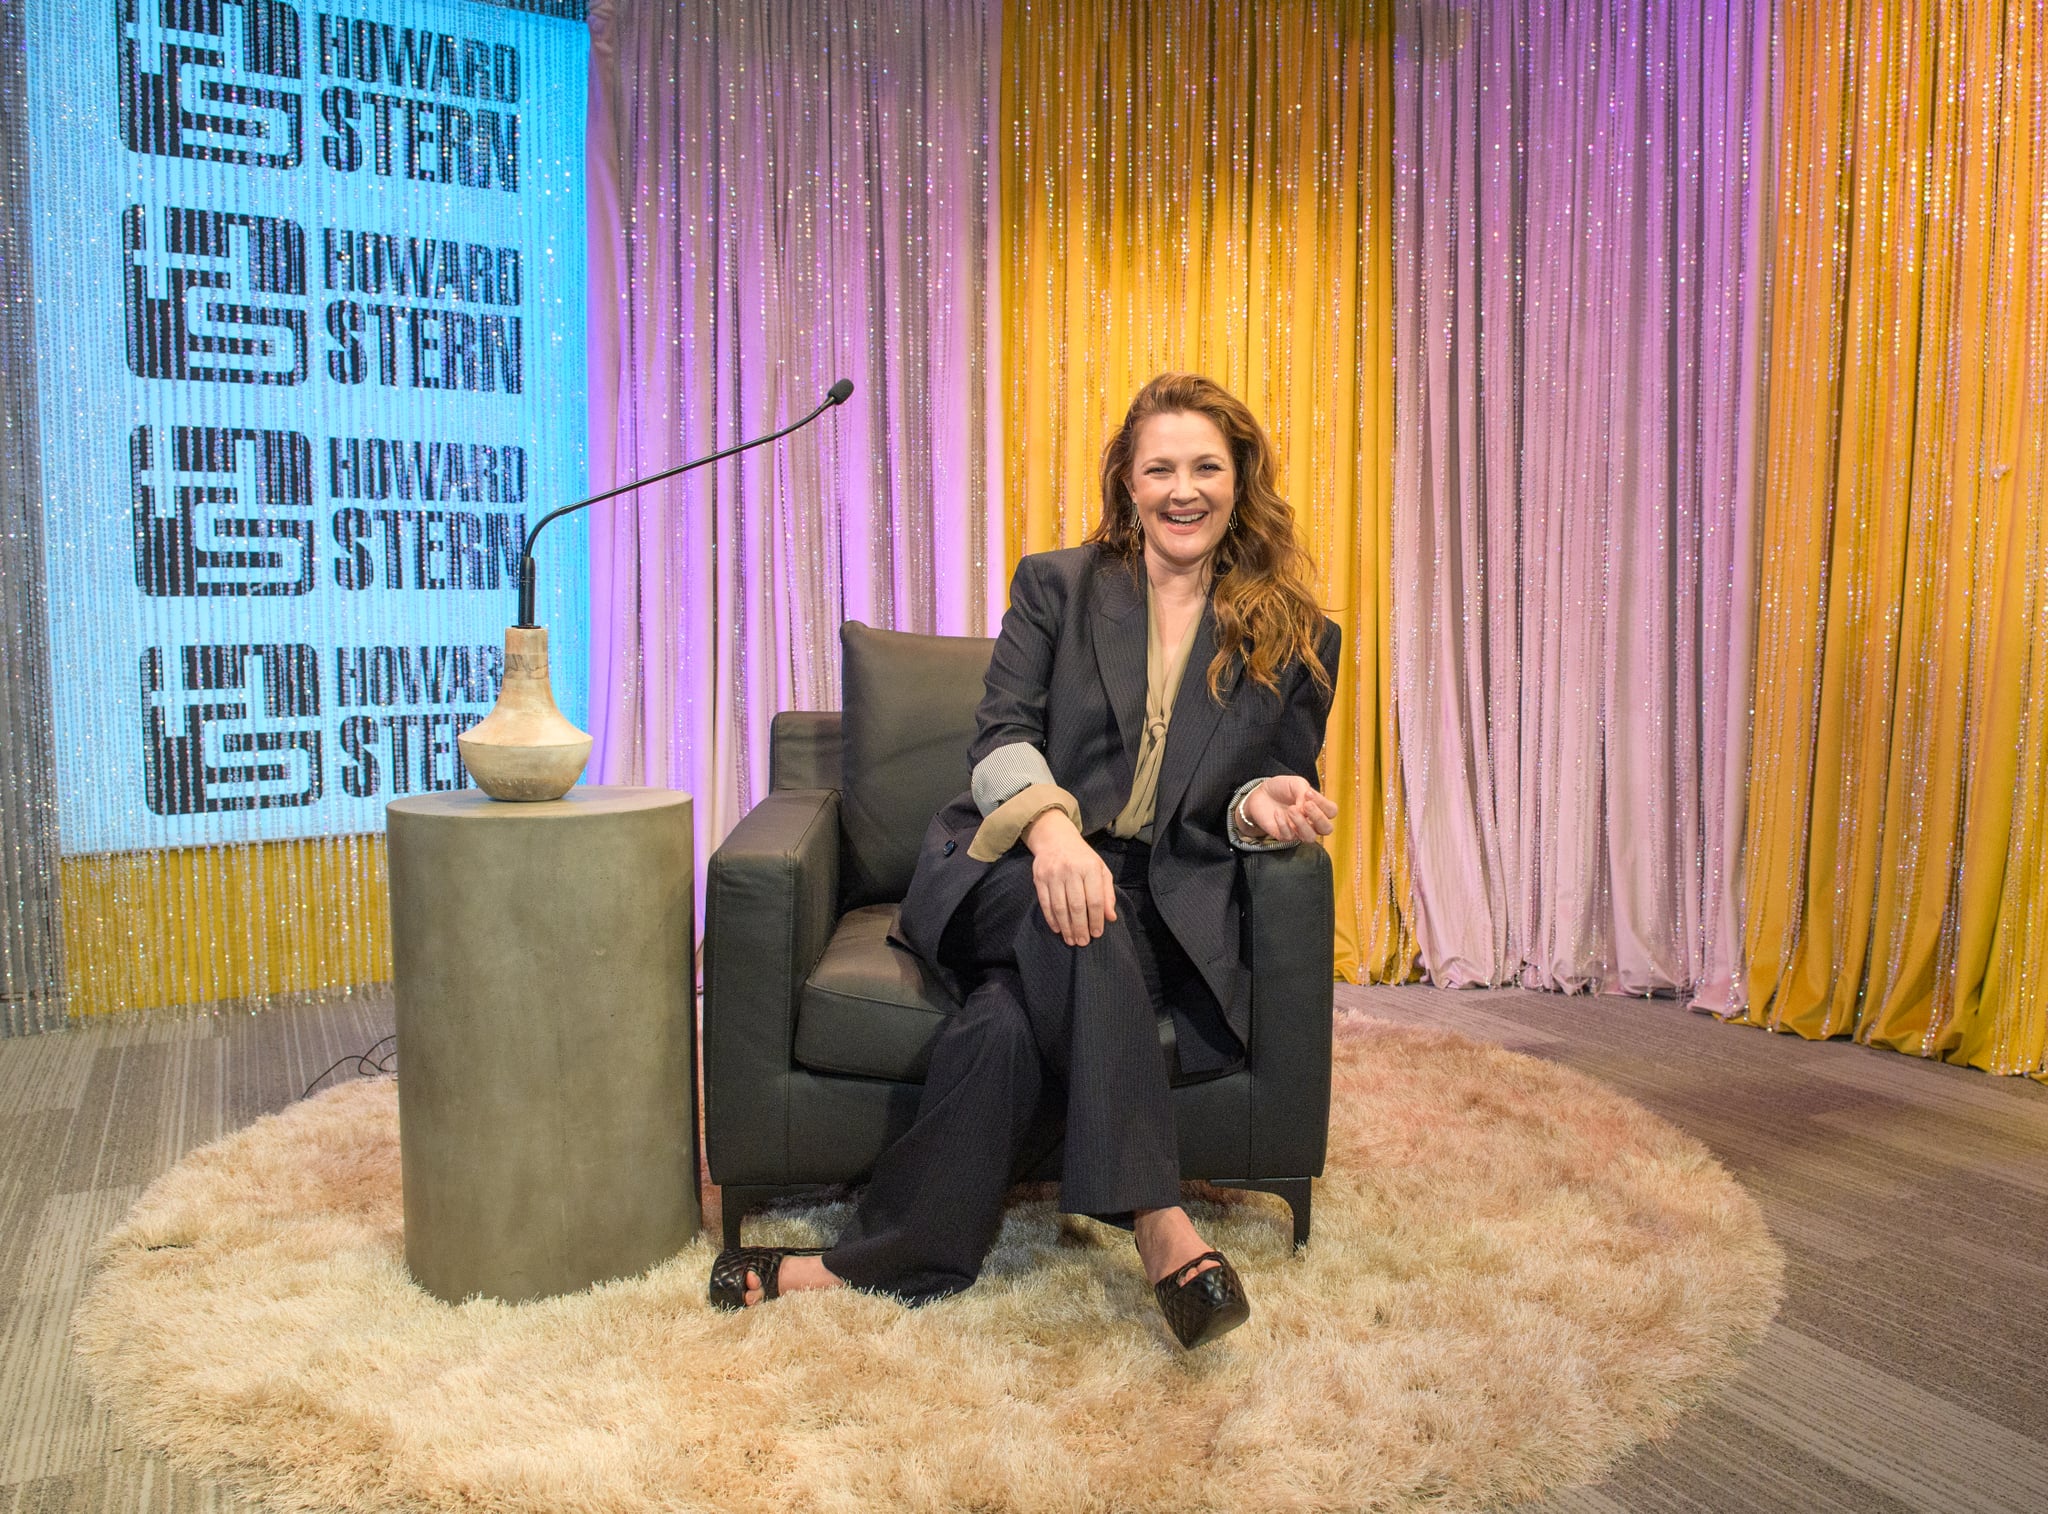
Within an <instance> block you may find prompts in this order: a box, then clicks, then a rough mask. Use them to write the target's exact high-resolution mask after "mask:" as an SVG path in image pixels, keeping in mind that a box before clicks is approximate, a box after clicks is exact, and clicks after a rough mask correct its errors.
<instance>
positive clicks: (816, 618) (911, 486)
mask: <svg viewBox="0 0 2048 1514" xmlns="http://www.w3.org/2000/svg"><path fill="white" fill-rule="evenodd" d="M590 24H591V60H592V61H591V93H590V101H591V106H590V109H591V115H590V135H589V142H590V160H591V166H592V180H591V184H590V191H589V196H590V197H589V204H590V223H591V277H592V285H591V299H590V325H589V331H590V375H591V396H590V418H591V437H592V445H591V468H590V481H591V487H592V488H603V487H605V486H607V485H609V484H612V483H615V482H621V481H624V480H626V479H629V478H632V477H635V476H637V475H639V474H643V473H648V472H653V471H656V470H658V469H659V468H661V467H662V466H663V465H665V464H668V463H671V462H676V461H681V460H683V459H685V458H688V457H692V456H697V455H701V454H703V453H706V452H710V451H713V450H715V449H716V448H718V447H720V446H725V445H729V444H731V443H733V442H736V441H739V440H741V439H742V438H744V437H747V436H753V435H758V434H760V433H762V432H765V431H768V430H771V429H773V428H775V427H776V426H778V425H781V424H783V423H784V422H785V421H786V420H789V419H794V418H795V417H796V416H798V415H800V414H802V413H803V412H804V411H806V410H808V409H809V408H810V407H811V406H812V405H814V404H815V403H817V401H818V399H819V398H821V397H822V396H823V394H824V392H825V390H826V388H827V387H828V386H829V385H830V384H831V383H832V382H833V380H834V379H837V378H839V377H841V376H844V377H847V378H850V379H852V380H853V382H854V384H855V385H856V389H855V393H854V397H853V399H852V400H851V402H849V403H848V404H847V405H845V406H844V407H842V408H841V409H838V410H835V411H831V412H828V413H827V414H826V415H825V416H824V417H823V418H822V419H820V420H819V421H818V422H817V423H815V424H814V425H813V426H812V427H811V428H809V429H808V430H806V431H803V432H799V433H798V434H797V435H795V436H793V437H791V438H790V439H789V440H788V441H786V442H782V443H780V444H778V445H777V446H775V447H773V448H761V449H757V450H755V451H753V452H750V453H748V454H746V456H744V457H743V458H741V459H738V460H735V461H732V462H727V463H721V464H718V465H716V466H715V467H712V468H706V469H703V470H701V471H699V472H697V473H693V474H691V475H689V476H688V477H686V478H684V479H682V480H678V481H676V482H673V483H669V484H663V485H657V486H655V487H654V488H652V489H649V490H647V491H645V492H644V493H642V494H641V495H639V496H637V497H635V498H629V499H628V500H626V501H623V502H621V503H619V504H617V505H615V506H611V507H606V506H599V507H597V509H596V510H595V511H594V512H593V514H594V516H595V518H594V519H593V521H592V524H591V549H590V550H591V570H592V589H591V614H592V619H593V622H594V624H593V628H592V637H591V643H592V670H591V672H592V689H593V696H592V701H591V727H592V734H593V735H594V736H595V738H596V751H595V754H594V756H593V759H592V777H593V779H594V780H596V781H601V782H628V783H649V784H660V785H667V786H670V787H674V788H680V789H685V790H688V791H689V792H690V793H691V794H693V795H694V796H695V798H696V806H697V814H696V820H697V834H698V842H699V851H698V866H699V869H700V871H701V869H702V867H703V863H704V859H705V857H707V856H708V854H709V851H710V849H711V847H712V845H714V844H715V843H716V841H717V840H718V838H719V837H721V836H723V835H724V834H725V832H726V831H727V830H729V829H730V828H731V827H732V825H733V824H734V822H735V821H737V820H738V818H739V817H740V816H741V815H742V814H744V813H745V812H746V810H747V809H748V807H749V806H750V805H751V804H752V803H753V802H754V800H755V799H756V798H757V797H758V796H759V795H760V794H761V793H763V792H765V790H766V787H767V764H768V727H769V722H770V720H771V719H772V717H773V715H774V713H775V712H776V711H777V710H788V709H826V708H833V707H836V706H837V705H838V703H839V650H838V633H839V625H840V622H841V621H842V620H846V619H857V620H861V621H864V622H866V623H868V624H870V625H876V626H886V627H891V628H894V629H897V630H905V631H926V632H940V633H946V634H954V635H965V634H973V635H985V634H988V632H989V630H990V616H991V606H992V605H993V607H994V612H995V613H1000V610H1001V607H1002V592H1001V584H1000V582H999V581H993V580H992V575H1000V573H1001V571H1002V567H1003V564H1002V562H1001V556H1002V541H1001V535H1000V531H997V532H996V533H994V534H993V535H992V534H991V531H990V524H989V523H990V520H991V518H992V516H991V510H990V503H991V501H990V482H989V459H990V456H991V448H990V440H989V427H990V425H991V424H992V419H993V417H992V411H991V409H990V406H989V404H988V398H987V372H988V355H989V346H988V330H989V287H988V272H987V270H988V261H989V260H988V255H987V239H988V236H989V229H990V225H991V218H990V198H991V193H992V180H991V176H990V157H989V149H990V143H989V122H990V114H989V79H988V67H989V62H988V49H989V45H990V42H991V40H992V39H993V37H994V36H995V35H997V31H996V28H997V27H998V25H999V19H998V18H997V17H996V16H995V14H994V12H993V11H992V8H991V7H989V6H987V5H986V4H984V3H983V0H943V3H932V4H926V5H922V6H908V5H902V4H898V3H895V0H829V3H828V0H755V3H749V4H746V5H730V4H713V3H710V0H684V3H680V4H669V5H634V4H630V3H627V0H598V3H596V4H593V5H592V7H591V12H590ZM992 581H993V582H994V587H993V592H992V589H991V584H992Z"/></svg>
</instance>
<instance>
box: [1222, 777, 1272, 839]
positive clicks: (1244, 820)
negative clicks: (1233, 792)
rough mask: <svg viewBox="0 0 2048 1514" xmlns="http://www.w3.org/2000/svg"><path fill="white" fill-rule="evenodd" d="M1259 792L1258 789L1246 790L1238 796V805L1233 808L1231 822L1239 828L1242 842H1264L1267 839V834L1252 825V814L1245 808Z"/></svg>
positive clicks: (1238, 835)
mask: <svg viewBox="0 0 2048 1514" xmlns="http://www.w3.org/2000/svg"><path fill="white" fill-rule="evenodd" d="M1257 792H1258V789H1257V788H1248V789H1246V790H1245V791H1244V792H1243V793H1242V794H1239V795H1238V796H1237V803H1236V804H1235V805H1233V806H1232V807H1231V810H1230V821H1231V824H1232V825H1234V826H1236V827H1237V839H1238V840H1240V841H1264V840H1266V839H1267V837H1266V833H1265V832H1264V831H1262V830H1260V829H1259V828H1258V827H1257V826H1256V825H1254V824H1252V817H1251V812H1250V811H1249V810H1247V809H1246V808H1245V805H1246V804H1247V803H1249V802H1250V800H1251V797H1252V795H1254V794H1256V793H1257Z"/></svg>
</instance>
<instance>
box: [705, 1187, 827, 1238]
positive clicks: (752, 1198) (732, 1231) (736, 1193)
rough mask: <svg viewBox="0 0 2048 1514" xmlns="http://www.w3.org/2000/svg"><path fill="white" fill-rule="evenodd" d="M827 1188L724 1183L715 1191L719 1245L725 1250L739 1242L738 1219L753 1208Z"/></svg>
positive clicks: (744, 1216) (823, 1190) (817, 1193)
mask: <svg viewBox="0 0 2048 1514" xmlns="http://www.w3.org/2000/svg"><path fill="white" fill-rule="evenodd" d="M831 1191H832V1190H831V1188H830V1187H829V1186H826V1187H821V1186H820V1185H818V1184H816V1183H727V1184H725V1185H724V1186H723V1187H721V1188H720V1189H719V1190H718V1204H719V1209H720V1212H721V1215H722V1220H723V1224H722V1229H723V1238H722V1240H721V1241H720V1243H719V1244H720V1245H722V1246H723V1247H724V1248H725V1249H726V1250H727V1251H731V1250H732V1249H733V1248H734V1247H736V1246H738V1245H740V1244H741V1241H740V1222H741V1221H742V1220H744V1219H745V1218H746V1217H747V1216H748V1215H750V1214H752V1213H753V1212H754V1211H755V1210H756V1209H761V1208H764V1207H766V1206H767V1205H769V1204H773V1203H776V1202H778V1201H779V1200H782V1199H793V1198H805V1197H810V1196H812V1195H819V1194H827V1193H830V1192H831Z"/></svg>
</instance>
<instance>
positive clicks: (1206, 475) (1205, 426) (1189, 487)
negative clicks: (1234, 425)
mask: <svg viewBox="0 0 2048 1514" xmlns="http://www.w3.org/2000/svg"><path fill="white" fill-rule="evenodd" d="M1132 451H1133V466H1132V468H1131V476H1130V480H1129V488H1130V491H1131V504H1132V506H1133V507H1134V508H1135V509H1136V510H1137V512H1138V529H1139V530H1140V531H1141V532H1142V533H1143V534H1144V538H1145V555H1146V557H1147V558H1148V559H1150V560H1151V563H1152V565H1153V566H1154V567H1155V568H1160V569H1164V570H1166V571H1168V572H1176V573H1180V572H1190V571H1194V570H1198V569H1203V568H1206V567H1207V566H1208V562H1209V559H1210V557H1211V556H1213V555H1214V553H1215V551H1216V548H1217V547H1218V546H1220V545H1221V544H1222V542H1223V534H1224V532H1226V531H1228V530H1229V529H1230V512H1231V511H1232V509H1233V508H1235V506H1236V503H1237V468H1236V466H1235V464H1234V463H1233V462H1232V460H1231V456H1230V443H1229V441H1228V440H1226V439H1225V437H1224V435H1223V432H1222V431H1221V429H1219V428H1218V426H1217V425H1216V423H1215V422H1214V421H1212V420H1211V419H1209V417H1208V416H1206V415H1202V414H1200V413H1199V412H1195V411H1173V412H1169V413H1167V414H1165V415H1155V416H1153V417H1152V418H1151V419H1149V420H1147V421H1145V422H1144V423H1143V424H1142V425H1141V426H1140V427H1139V428H1138V434H1137V444H1136V446H1135V447H1134V448H1133V449H1132Z"/></svg>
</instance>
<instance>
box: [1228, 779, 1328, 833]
mask: <svg viewBox="0 0 2048 1514" xmlns="http://www.w3.org/2000/svg"><path fill="white" fill-rule="evenodd" d="M1244 812H1245V816H1246V818H1248V819H1249V820H1250V821H1251V823H1252V824H1253V825H1255V826H1257V827H1258V828H1259V829H1260V831H1262V832H1263V833H1264V834H1266V835H1267V836H1269V837H1271V838H1272V839H1273V840H1275V841H1314V840H1315V839H1316V838H1317V837H1318V836H1327V835H1329V834H1330V832H1331V831H1333V830H1335V829H1336V828H1337V827H1336V820H1337V806H1336V803H1335V802H1334V801H1332V800H1331V799H1329V798H1327V797H1325V796H1324V795H1322V794H1319V793H1317V792H1316V791H1315V789H1313V788H1312V787H1310V785H1309V781H1308V780H1307V779H1306V778H1299V777H1296V776H1295V775H1294V774H1292V773H1281V774H1278V775H1276V776H1275V777H1272V778H1268V779H1267V780H1266V781H1265V782H1264V783H1262V784H1260V785H1259V786H1258V787H1257V788H1255V789H1253V790H1252V791H1251V793H1250V794H1248V795H1246V796H1245V801H1244Z"/></svg>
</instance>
